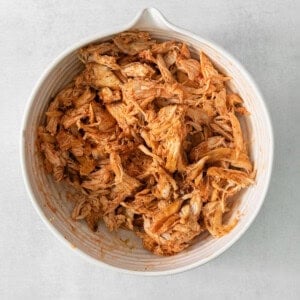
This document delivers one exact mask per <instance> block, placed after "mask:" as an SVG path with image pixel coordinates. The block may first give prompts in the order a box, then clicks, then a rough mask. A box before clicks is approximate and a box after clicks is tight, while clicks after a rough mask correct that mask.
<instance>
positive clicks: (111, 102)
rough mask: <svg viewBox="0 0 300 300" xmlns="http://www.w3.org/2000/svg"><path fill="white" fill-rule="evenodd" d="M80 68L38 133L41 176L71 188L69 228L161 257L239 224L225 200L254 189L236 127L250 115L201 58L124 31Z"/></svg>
mask: <svg viewBox="0 0 300 300" xmlns="http://www.w3.org/2000/svg"><path fill="white" fill-rule="evenodd" d="M79 59H80V60H81V61H82V62H83V64H84V66H85V68H84V70H83V71H82V72H81V73H80V74H78V75H77V76H76V78H74V80H73V81H72V82H71V83H70V84H69V85H67V86H66V87H65V88H64V89H62V90H61V91H60V92H59V93H58V94H57V95H56V97H55V98H54V99H53V100H52V101H51V103H50V104H49V107H48V110H47V112H46V113H45V115H46V118H45V122H44V123H43V124H41V126H40V127H39V129H38V145H39V151H40V152H41V153H42V157H43V162H44V166H45V169H46V171H47V172H48V173H50V174H52V176H53V178H54V179H55V180H56V181H62V182H64V184H66V186H72V187H73V190H74V189H75V190H76V192H75V194H72V195H71V197H72V199H73V200H74V201H73V202H74V209H73V212H72V213H71V217H72V218H73V219H74V221H79V220H85V221H86V222H87V225H88V226H89V227H90V228H91V229H92V230H97V225H98V224H99V222H101V221H103V222H104V223H105V224H106V226H107V227H108V228H109V230H117V229H118V228H120V227H122V228H127V229H128V230H132V231H133V232H135V233H136V235H137V236H139V237H140V238H141V239H142V241H143V245H144V247H145V248H146V249H148V250H150V251H152V252H153V253H154V254H157V255H173V254H176V253H178V252H180V251H182V250H184V249H185V248H187V247H188V246H190V245H191V244H192V243H194V242H195V240H196V239H195V238H196V237H197V236H199V234H200V233H202V232H204V231H208V232H209V233H210V234H211V235H212V236H214V237H220V236H223V235H224V234H226V233H228V232H229V231H230V230H231V229H232V228H234V226H235V225H236V223H237V221H238V220H237V218H236V217H234V216H233V217H231V218H229V219H230V220H229V221H227V222H225V220H227V219H228V217H226V218H224V215H225V214H228V213H231V214H232V213H233V211H232V201H233V200H232V196H233V195H235V194H236V193H237V192H238V191H240V190H241V189H242V188H246V187H248V186H249V185H251V184H253V183H254V179H255V171H254V170H253V165H252V162H251V160H250V158H249V155H248V152H247V141H245V140H244V137H243V131H242V127H241V125H240V120H239V117H241V115H247V114H249V113H248V111H247V110H246V108H245V107H244V106H243V100H242V99H241V97H240V96H239V95H237V94H234V93H232V92H230V91H229V88H228V87H227V86H226V81H228V80H229V78H228V77H226V76H225V75H223V74H221V73H220V72H219V71H218V70H217V69H216V68H215V67H214V65H213V63H212V62H211V61H210V59H209V58H208V57H207V56H206V55H205V54H204V53H203V52H201V51H200V53H199V57H192V55H191V52H190V50H189V48H188V46H187V45H186V44H184V43H181V42H178V41H164V42H156V41H155V40H153V39H152V38H151V36H150V35H149V33H147V32H141V31H132V32H123V33H121V34H119V35H117V36H115V37H114V38H113V39H112V40H110V41H106V42H104V43H100V44H96V45H89V46H87V47H85V48H83V49H81V50H80V51H79Z"/></svg>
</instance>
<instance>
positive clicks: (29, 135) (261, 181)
mask: <svg viewBox="0 0 300 300" xmlns="http://www.w3.org/2000/svg"><path fill="white" fill-rule="evenodd" d="M147 29H148V31H150V33H151V34H152V36H153V37H155V38H157V39H178V40H182V41H185V42H186V43H187V44H188V45H189V46H190V47H191V48H192V49H193V51H194V52H195V55H198V54H197V53H198V51H199V50H200V49H201V50H203V51H204V52H205V53H206V54H207V55H208V56H209V57H210V58H211V59H212V60H213V61H214V62H215V64H216V65H217V67H218V68H219V69H220V70H221V71H222V72H224V73H225V74H227V75H229V76H231V77H232V80H231V89H232V90H234V91H237V92H238V93H239V94H240V95H241V96H242V98H243V99H244V101H245V106H246V107H247V109H248V110H249V111H250V112H251V116H250V117H247V118H246V120H245V121H243V124H242V126H243V127H244V131H245V133H246V139H247V140H248V141H249V148H250V153H251V158H252V160H253V161H254V163H255V168H256V170H257V176H256V184H255V185H254V186H252V187H250V188H248V189H247V190H245V191H242V193H240V194H239V195H238V197H237V200H239V201H237V205H236V208H235V211H236V212H237V211H238V212H239V213H240V214H241V219H240V221H239V223H238V225H237V226H236V227H235V229H234V230H232V231H231V232H230V233H229V234H228V235H226V236H224V237H222V238H219V239H214V238H212V237H211V236H209V235H208V234H202V235H201V236H199V237H198V238H197V241H196V242H195V243H194V245H193V246H191V247H189V248H188V249H186V250H185V251H183V252H182V253H180V254H178V255H176V256H173V257H158V256H155V255H153V254H151V253H149V252H148V251H146V250H144V249H143V248H142V245H141V242H140V240H139V239H138V238H137V237H135V235H134V234H133V233H131V232H127V231H124V230H121V231H119V232H113V233H111V232H109V231H108V230H107V229H106V227H105V226H104V225H103V224H101V225H100V227H99V230H98V231H97V232H96V233H93V232H91V231H90V230H89V229H88V228H87V226H86V224H85V223H83V222H73V221H72V220H71V218H70V211H71V207H70V203H69V202H68V201H66V199H65V193H64V188H63V186H62V185H61V184H57V183H55V182H53V180H52V178H51V177H50V176H47V175H46V174H45V172H44V169H43V167H42V165H41V162H40V160H39V156H38V155H37V153H36V129H37V127H38V125H39V124H40V123H41V121H42V118H43V114H44V112H45V110H46V109H47V106H48V104H49V101H50V99H51V97H53V96H54V95H55V94H56V93H57V92H58V91H59V90H60V89H61V88H62V87H63V86H65V85H66V84H67V83H68V82H69V81H70V80H71V79H72V78H73V77H74V75H76V74H77V73H78V72H79V71H80V70H81V69H82V65H81V63H80V62H79V60H78V59H77V54H76V49H75V50H74V51H72V52H71V53H69V54H68V55H67V56H65V57H64V58H63V59H61V60H60V61H58V62H57V63H56V64H55V65H54V66H53V68H52V69H51V70H50V72H48V73H47V75H46V77H45V78H44V80H42V82H40V84H39V87H38V89H37V90H36V93H35V94H34V96H33V99H32V102H31V106H30V109H29V110H28V116H27V119H26V122H25V128H24V132H23V147H24V157H25V162H24V169H25V176H26V177H27V183H28V186H29V189H30V192H31V194H32V198H33V199H34V201H35V202H36V206H37V207H38V210H39V211H40V213H41V215H42V217H43V218H44V219H45V220H46V222H47V223H49V224H51V225H50V227H52V229H54V231H55V232H56V233H58V235H60V236H61V237H63V239H65V240H66V241H67V243H68V244H69V246H70V248H71V249H72V250H73V251H78V252H80V253H84V254H85V255H86V256H88V257H90V258H93V259H94V261H95V262H103V263H105V264H108V265H110V266H113V267H118V268H121V269H124V270H129V271H141V272H145V271H146V272H150V273H151V272H152V273H157V272H174V271H176V270H183V269H187V268H189V267H192V266H196V265H199V264H201V263H204V262H206V261H208V260H209V259H211V258H212V257H214V256H216V255H218V254H219V253H221V252H223V251H224V250H225V249H226V248H228V247H229V245H231V244H232V243H233V242H234V241H235V240H237V239H238V237H239V236H240V235H241V234H242V233H243V232H244V231H245V229H246V228H247V227H248V225H249V224H250V223H251V221H252V220H253V218H254V217H255V215H256V214H257V212H258V210H259V208H260V206H261V203H262V202H263V197H264V193H265V190H266V185H267V183H268V179H269V175H270V174H269V173H270V167H271V161H270V160H271V158H270V155H271V153H272V134H271V129H270V124H269V119H268V116H267V112H266V110H265V107H264V104H263V101H262V99H261V97H260V95H259V93H258V92H257V90H256V88H255V86H254V85H253V83H252V82H251V80H250V79H249V78H248V76H247V74H245V73H244V71H243V70H242V68H241V67H240V66H239V65H238V64H237V63H236V62H234V61H233V60H232V58H230V57H228V56H227V55H226V54H224V53H223V51H222V50H217V49H216V48H215V47H214V46H213V45H211V44H210V43H209V42H206V41H203V40H199V39H197V38H194V37H190V36H187V35H185V34H183V33H180V32H176V31H170V30H168V31H167V30H159V29H151V28H147ZM109 38H110V36H107V37H105V38H103V39H99V40H95V41H94V42H98V41H103V40H106V39H109ZM81 46H83V45H81Z"/></svg>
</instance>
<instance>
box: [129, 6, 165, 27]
mask: <svg viewBox="0 0 300 300" xmlns="http://www.w3.org/2000/svg"><path fill="white" fill-rule="evenodd" d="M129 27H130V29H170V23H169V22H168V21H167V20H166V18H165V17H164V16H163V15H162V13H161V12H160V11H159V10H157V9H156V8H153V7H149V8H145V9H143V10H142V11H140V12H139V13H138V14H137V16H136V17H135V18H134V20H133V21H132V23H131V24H130V26H129Z"/></svg>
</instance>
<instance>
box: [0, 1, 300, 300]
mask: <svg viewBox="0 0 300 300" xmlns="http://www.w3.org/2000/svg"><path fill="white" fill-rule="evenodd" d="M147 6H155V7H157V8H158V9H160V10H161V11H162V12H163V13H164V14H165V16H166V17H167V18H168V19H169V20H170V21H171V22H173V23H175V24H177V25H179V26H182V27H184V28H186V29H188V30H191V31H193V32H195V33H197V34H199V35H201V36H203V37H206V38H209V39H211V40H213V41H215V42H216V43H218V44H220V45H221V46H223V47H224V48H226V49H227V50H228V51H229V52H231V53H232V54H233V55H234V56H235V57H236V58H237V59H238V60H240V61H241V62H242V64H244V66H245V67H246V68H247V69H248V70H249V71H250V73H252V75H253V76H254V78H255V79H256V81H257V82H258V84H259V86H260V88H261V90H262V92H263V94H264V95H265V100H266V103H267V106H268V108H269V110H270V113H271V117H272V120H273V126H274V133H275V149H276V150H275V161H274V169H273V170H274V171H273V176H272V182H271V186H270V189H269V192H268V195H267V198H266V201H265V204H264V206H263V208H262V210H261V212H260V214H259V216H258V217H257V219H256V221H255V222H254V224H253V225H252V226H251V228H250V229H249V230H248V232H247V233H246V234H245V235H244V236H243V237H242V238H241V239H240V240H239V241H238V242H237V243H236V244H235V245H234V246H233V247H232V248H231V249H229V250H228V251H227V252H226V253H224V254H223V255H221V256H220V257H218V258H217V259H215V260H214V261H211V262H210V263H208V264H206V265H204V266H202V267H199V268H197V269H195V270H192V271H189V272H185V273H182V274H179V275H174V276H168V277H157V278H146V277H136V276H129V275H125V274H120V273H117V272H113V271H107V270H104V269H101V268H99V267H95V266H93V265H91V264H89V263H87V262H85V261H84V260H82V259H81V258H79V257H77V256H76V255H75V254H72V253H71V251H70V250H69V249H67V248H65V247H64V246H63V245H62V244H61V243H60V242H59V241H58V240H56V238H55V237H54V236H52V234H51V233H50V232H49V231H48V229H47V228H46V227H45V225H44V224H43V223H42V221H41V220H40V219H39V217H38V215H37V213H36V212H35V211H34V209H33V207H32V205H31V203H30V201H29V197H28V195H27V194H26V192H25V188H24V184H23V180H22V178H21V170H20V164H19V129H20V124H21V118H22V115H23V110H24V107H25V103H26V101H27V98H28V96H29V94H30V91H31V89H32V88H33V86H34V84H35V82H36V81H37V79H38V77H39V76H40V74H41V73H42V71H43V70H44V69H45V67H46V66H47V65H48V64H49V63H50V62H51V61H52V60H53V59H54V58H55V57H56V56H57V55H58V54H59V53H60V52H61V51H63V50H64V49H65V48H66V47H68V46H69V45H71V44H73V43H75V42H77V41H78V40H80V39H82V38H85V37H86V36H90V35H93V34H97V33H98V32H99V31H101V30H105V29H107V28H109V27H111V26H116V25H119V24H124V23H126V22H128V21H130V20H131V19H132V18H133V17H134V15H135V14H136V13H137V12H138V11H139V10H140V9H142V8H144V7H147ZM299 14H300V11H299V7H297V5H296V1H274V0H265V1H221V0H214V1H161V0H160V1H129V0H127V1H99V0H98V1H96V0H95V1H49V0H48V1H33V0H32V1H21V0H20V1H5V0H2V1H0V62H1V63H0V66H1V69H0V91H1V92H0V93H1V106H0V120H1V121H0V122H1V126H0V133H1V135H0V137H1V142H0V143H1V145H0V298H1V299H15V298H19V299H21V298H22V299H26V298H30V299H37V298H42V299H44V298H46V299H54V298H56V299H59V298H60V299H70V298H72V299H87V298H88V299H96V298H98V299H119V298H120V299H154V298H156V297H158V298H159V299H183V298H185V299H201V298H203V297H204V299H207V298H210V297H211V298H214V299H297V298H298V299H299V298H300V287H299V286H300V278H299V277H300V262H299V260H300V239H299V230H300V217H299V208H300V199H299V193H300V180H299V179H300V174H299V170H300V165H299V148H300V141H299V130H300V126H299V113H300V105H299V103H300V99H299V98H300V92H299V91H300V80H299V77H300V76H299V70H300V57H299V52H300V47H299V42H300V39H299V28H300V22H299V19H300V18H299ZM297 154H298V155H297Z"/></svg>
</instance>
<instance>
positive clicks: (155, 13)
mask: <svg viewBox="0 0 300 300" xmlns="http://www.w3.org/2000/svg"><path fill="white" fill-rule="evenodd" d="M149 16H150V17H152V18H157V19H158V21H159V22H160V23H161V24H163V25H164V26H166V27H167V28H168V29H170V30H171V31H174V32H178V33H180V34H182V35H186V36H189V37H191V38H193V39H195V40H197V41H199V42H202V43H205V44H207V45H209V46H210V47H212V48H213V49H216V50H217V51H218V52H219V53H221V54H222V56H225V57H226V58H227V59H228V60H229V61H231V62H232V63H233V64H234V65H235V66H236V67H237V68H238V69H239V71H240V72H241V74H242V75H243V77H244V78H245V80H246V81H247V82H248V83H249V84H250V85H251V87H252V88H253V90H254V93H255V94H256V95H257V101H259V102H260V104H261V107H262V111H261V113H262V114H263V115H264V117H265V120H266V123H267V126H268V128H267V131H268V132H269V134H270V137H269V138H270V150H271V151H270V153H269V165H268V166H267V167H266V169H267V172H266V174H267V175H266V182H265V185H264V186H263V189H262V191H261V197H260V199H261V200H260V203H259V205H258V206H257V207H256V210H255V211H253V213H252V214H251V215H250V217H249V220H248V222H247V223H246V224H245V226H244V227H243V228H242V229H241V230H240V232H239V233H238V234H237V235H236V236H234V237H233V238H232V239H231V240H230V241H228V242H227V243H226V244H224V246H222V247H221V248H220V249H219V250H218V251H215V252H214V253H213V254H212V255H210V256H208V257H206V258H204V259H201V260H198V261H196V262H194V263H191V264H188V265H186V266H183V267H178V268H174V269H170V270H164V271H146V270H145V271H136V270H129V269H125V268H122V267H117V266H113V265H110V264H107V263H105V262H103V261H101V260H98V259H96V258H94V257H92V256H90V255H89V254H87V253H85V252H84V251H83V250H81V249H79V248H77V247H76V248H74V247H73V246H72V245H71V244H70V242H69V241H68V240H66V239H65V238H64V236H63V235H62V234H61V232H60V231H58V229H56V228H55V227H54V225H53V224H52V223H51V222H50V221H49V220H48V218H46V216H45V214H44V212H43V210H42V208H41V207H40V205H39V204H38V201H37V199H36V197H35V195H34V192H33V187H32V184H31V182H30V180H29V176H28V175H27V172H28V170H27V165H26V153H25V143H26V141H25V139H24V136H25V129H26V127H27V124H28V122H29V119H30V112H31V107H32V106H33V105H34V100H35V98H36V95H37V93H38V92H39V90H40V88H41V85H42V83H43V82H44V81H45V79H46V78H47V76H48V75H49V73H50V72H51V71H52V70H53V68H54V67H56V66H57V65H58V64H59V63H60V62H61V60H63V59H64V58H65V57H66V56H68V55H69V54H71V53H72V52H74V51H75V50H77V49H78V48H80V47H82V46H84V45H86V44H89V43H92V42H95V41H96V40H99V39H102V38H105V37H107V36H110V35H113V34H117V33H119V32H122V31H125V30H129V29H132V28H134V27H135V25H136V24H138V22H139V21H141V20H143V19H145V18H147V17H148V18H149ZM154 26H155V25H154ZM156 26H157V25H156ZM157 28H159V26H157ZM273 157H274V135H273V129H272V123H271V118H270V114H269V111H268V109H267V106H266V104H265V102H264V98H263V96H262V93H261V91H260V89H259V88H258V86H257V85H256V83H255V81H254V79H253V78H252V76H251V75H250V74H249V73H248V71H247V70H246V69H245V68H244V67H243V65H242V64H241V63H240V62H239V61H238V60H237V59H236V58H234V57H233V56H232V55H231V54H230V53H228V52H227V51H226V50H224V49H223V48H222V47H220V46H219V45H217V44H216V43H215V42H212V41H211V40H207V39H206V38H205V39H204V38H202V37H200V36H198V35H196V34H194V33H192V32H190V31H187V30H185V29H182V28H180V27H178V26H175V25H173V24H172V23H170V22H169V21H167V20H166V18H165V17H164V16H163V15H162V13H161V12H160V11H159V10H157V9H156V8H152V7H150V8H145V9H142V10H141V11H140V12H139V13H138V14H137V15H136V17H135V18H134V19H133V20H132V21H131V22H129V23H127V24H126V25H124V26H115V27H112V28H111V29H110V30H105V31H100V32H99V33H97V34H94V35H92V36H90V37H87V38H85V39H81V40H80V41H78V42H76V43H74V44H72V45H71V46H69V47H67V48H66V49H65V50H64V51H63V52H61V53H60V54H59V55H58V56H57V57H56V58H55V59H54V60H53V61H52V62H50V63H49V64H48V66H47V67H46V68H45V70H44V71H43V73H42V75H41V76H40V78H39V79H38V81H37V82H36V84H35V85H34V88H33V90H32V92H31V94H30V96H29V98H28V100H27V102H26V105H25V110H24V114H23V120H22V125H21V135H20V160H21V171H22V177H23V180H24V183H25V188H26V191H27V193H28V195H29V198H30V200H31V203H32V205H33V207H34V208H35V210H36V212H37V213H38V215H39V216H40V218H41V219H42V220H43V222H44V224H45V225H46V226H47V227H48V229H49V230H50V231H51V232H52V233H53V234H54V235H55V236H56V237H57V239H58V240H60V241H61V242H62V243H63V244H64V245H65V246H67V247H68V248H69V249H72V250H74V252H75V253H77V254H78V255H79V256H81V257H83V258H84V259H85V260H87V261H88V262H90V263H92V264H94V265H97V266H101V267H104V268H107V269H110V270H116V271H119V272H122V273H126V274H130V275H143V276H160V275H171V274H176V273H181V272H184V271H188V270H191V269H194V268H196V267H199V266H201V265H203V264H205V263H207V262H209V261H211V260H213V259H214V258H216V257H218V256H219V255H221V254H222V253H224V252H225V251H226V250H227V249H229V248H230V247H231V246H232V245H233V244H234V243H236V242H237V241H238V240H239V239H240V238H241V237H242V236H243V235H244V234H245V232H246V231H247V230H248V228H249V227H250V225H251V224H252V223H253V221H254V220H255V218H256V217H257V215H258V213H259V211H260V209H261V207H262V205H263V203H264V200H265V197H266V194H267V191H268V189H269V186H270V180H271V175H272V168H273Z"/></svg>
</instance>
